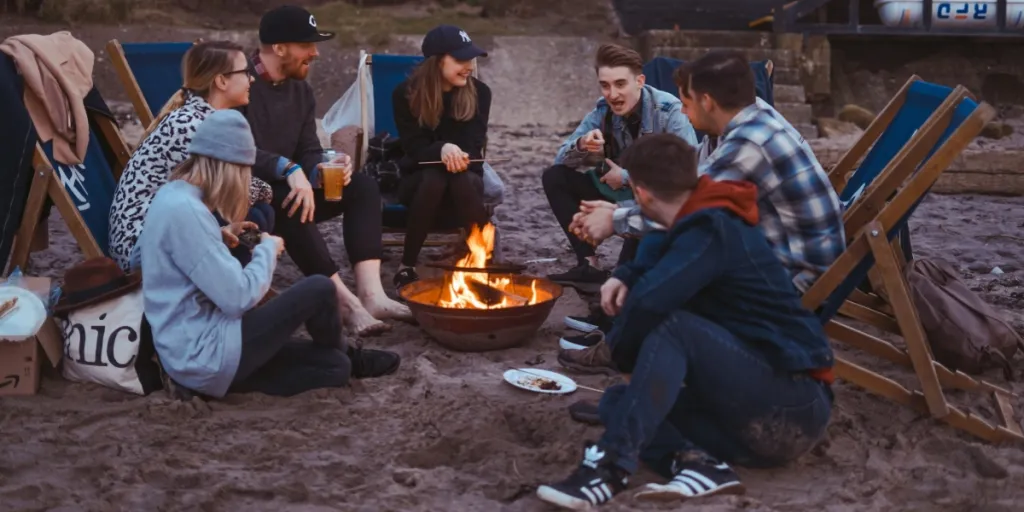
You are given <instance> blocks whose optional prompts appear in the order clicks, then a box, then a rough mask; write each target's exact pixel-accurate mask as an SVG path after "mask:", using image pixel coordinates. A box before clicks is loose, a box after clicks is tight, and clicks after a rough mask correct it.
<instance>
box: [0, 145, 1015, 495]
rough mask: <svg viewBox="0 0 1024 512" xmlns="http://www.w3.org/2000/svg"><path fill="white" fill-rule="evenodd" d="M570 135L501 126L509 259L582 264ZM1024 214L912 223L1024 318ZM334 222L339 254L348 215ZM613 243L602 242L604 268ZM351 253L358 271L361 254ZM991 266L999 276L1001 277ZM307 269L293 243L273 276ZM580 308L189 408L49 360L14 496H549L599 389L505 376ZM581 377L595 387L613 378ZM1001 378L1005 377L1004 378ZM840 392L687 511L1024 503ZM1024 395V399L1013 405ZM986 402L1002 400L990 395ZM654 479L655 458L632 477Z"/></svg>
mask: <svg viewBox="0 0 1024 512" xmlns="http://www.w3.org/2000/svg"><path fill="white" fill-rule="evenodd" d="M560 131H564V130H557V129H552V128H538V127H532V128H531V127H527V128H502V127H497V128H494V129H493V132H492V136H491V137H490V141H491V142H490V151H491V152H492V154H493V155H494V156H495V157H508V158H511V159H512V161H511V162H509V163H507V164H504V165H502V166H501V168H500V169H499V170H500V172H501V173H502V175H503V176H504V178H505V180H506V182H507V184H508V191H507V193H506V202H505V204H504V205H503V206H502V207H501V208H499V209H498V212H497V223H498V226H499V227H500V229H501V230H502V235H503V244H504V247H505V254H504V256H505V258H507V259H511V260H515V261H525V260H529V259H533V258H547V257H550V258H558V261H557V262H556V263H548V264H543V265H531V266H530V269H529V272H530V273H533V274H544V273H547V272H549V271H553V270H560V269H565V268H567V267H569V266H570V265H571V264H572V263H573V261H574V258H573V257H572V256H571V253H570V252H569V249H568V244H567V243H566V241H565V240H564V237H563V236H562V234H561V232H560V231H559V229H558V227H557V225H556V224H555V219H554V217H553V216H552V215H551V213H550V211H549V209H548V208H547V206H546V201H545V199H544V195H543V191H542V190H541V183H540V171H541V169H542V168H543V167H544V166H545V165H546V164H547V162H549V160H550V157H551V155H552V154H553V153H554V151H555V148H556V147H557V144H558V143H559V141H560V139H561V136H562V135H561V134H560V133H559V132H560ZM1019 219H1024V199H1022V198H988V197H980V196H945V197H943V196H935V197H930V198H929V199H928V200H926V201H925V202H924V203H923V204H922V205H921V207H920V209H919V210H918V212H917V214H916V215H915V217H914V219H913V239H914V242H915V244H916V250H917V252H918V254H919V255H922V256H928V257H936V258H942V259H945V260H948V261H950V262H952V263H954V264H955V265H956V266H957V267H958V268H960V269H962V271H963V272H964V273H965V276H966V279H967V280H968V281H969V282H970V284H971V285H972V286H974V287H975V288H977V289H978V290H979V291H980V293H981V294H982V296H983V297H985V298H986V299H987V300H989V301H990V302H992V303H994V304H996V305H997V306H999V307H1000V308H1002V309H1006V310H1012V312H1011V316H1012V318H1013V321H1014V323H1015V325H1017V326H1018V327H1020V326H1024V315H1021V314H1020V313H1019V311H1020V309H1021V302H1022V300H1024V294H1022V292H1024V289H1022V284H1021V278H1022V275H1024V273H1022V271H1024V268H1022V267H1021V261H1022V254H1024V239H1022V238H1017V237H1016V235H1017V233H1019V232H1020V227H1021V221H1020V220H1019ZM322 230H323V232H324V233H325V235H326V237H327V239H328V241H329V244H330V247H331V249H332V251H333V252H334V254H336V255H337V257H338V258H339V259H341V260H344V259H345V257H344V250H343V247H342V243H341V233H340V230H341V223H340V222H330V223H325V224H323V225H322ZM615 249H617V244H608V246H606V247H602V248H601V251H600V252H601V254H602V257H603V262H604V263H605V264H606V265H611V264H612V263H613V261H614V258H613V254H614V253H615ZM434 251H436V250H434ZM398 257H399V252H398V250H397V249H390V250H388V251H387V253H386V256H385V259H386V261H385V263H384V268H385V275H384V279H385V280H386V282H388V283H389V282H390V279H391V275H392V274H393V272H394V271H395V269H396V266H397V264H398ZM80 259H81V256H80V255H79V254H78V252H77V251H76V249H75V248H74V242H73V240H72V239H71V238H70V236H69V235H68V234H67V230H66V229H65V228H64V227H63V225H62V224H61V222H60V219H59V217H58V216H57V215H56V212H55V213H54V217H53V218H52V219H51V247H50V249H48V250H47V251H44V252H40V253H36V254H35V255H34V256H33V258H32V263H31V265H32V266H31V269H30V270H31V271H32V272H33V273H35V274H41V275H48V276H54V277H59V276H60V275H61V274H62V273H63V271H64V270H65V269H66V268H68V267H69V266H70V265H72V264H73V263H74V262H76V261H78V260H80ZM343 267H344V268H345V269H346V272H348V271H349V270H348V268H349V266H348V263H347V261H344V263H343ZM994 267H999V268H1000V269H1001V270H1002V271H1003V272H1005V273H1003V274H1001V275H993V274H991V271H992V269H993V268H994ZM299 277H300V276H299V274H298V272H297V270H296V268H295V266H294V265H293V264H292V263H291V261H290V260H289V259H288V258H287V257H285V258H284V259H283V261H282V263H281V265H280V267H279V270H278V272H277V276H276V279H275V285H276V286H278V287H285V286H287V285H288V284H290V283H292V282H294V281H295V280H296V279H297V278H299ZM347 277H349V278H351V275H347ZM585 311H586V304H585V302H584V301H583V300H582V299H581V298H580V297H579V296H577V295H576V293H575V292H573V291H567V292H566V294H565V295H564V296H563V297H562V298H561V299H560V300H559V301H558V303H557V305H556V307H555V309H554V311H553V312H552V313H551V315H550V317H549V318H548V321H547V322H546V323H545V325H544V326H543V328H542V329H541V330H540V331H539V332H538V333H537V334H536V336H534V337H533V338H532V339H530V340H529V342H528V343H526V344H525V345H524V346H522V347H520V348H516V349H511V350H506V351H501V352H492V353H478V354H467V353H455V352H450V351H448V350H445V349H443V348H441V347H439V346H438V345H437V344H436V343H435V342H433V341H432V340H430V339H428V338H427V337H426V336H425V335H424V334H423V333H422V332H421V331H420V330H419V329H418V328H416V327H414V326H411V325H404V324H396V325H395V329H394V330H393V331H392V332H391V333H390V334H388V335H386V336H384V337H381V338H374V339H367V340H364V342H365V344H366V346H369V347H377V348H387V349H390V350H394V351H396V352H398V353H399V354H401V356H402V357H403V362H402V366H401V369H400V370H399V371H398V372H397V374H395V375H393V376H389V377H386V378H381V379H374V380H365V381H359V382H356V383H355V384H354V385H353V386H352V387H351V388H350V389H332V390H320V391H313V392H309V393H305V394H303V395H299V396H296V397H292V398H287V399H285V398H271V397H266V396H262V395H255V394H250V395H231V396H228V397H227V398H226V399H224V400H220V401H213V402H201V401H195V402H191V403H182V402H175V401H172V400H170V399H169V398H168V397H167V396H166V395H165V394H164V393H163V392H156V393H154V394H152V395H151V396H148V397H137V396H132V395H127V394H123V393H120V392H116V391H112V390H106V389H102V388H100V387H97V386H92V385H83V384H75V383H69V382H65V381H63V380H61V379H60V378H59V377H58V376H56V375H53V374H52V372H51V374H50V375H47V376H46V378H45V380H44V382H43V386H42V389H41V392H40V394H39V395H38V396H34V397H26V398H4V399H0V432H2V441H0V510H2V511H7V510H91V511H108V510H109V511H114V510H162V511H164V510H166V511H171V510H202V511H219V510H224V511H229V510H254V511H258V510H310V511H317V510H343V511H349V510H351V511H388V510H395V511H398V510H401V511H417V510H423V511H427V510H431V511H435V510H459V511H463V510H465V511H473V510H480V511H495V510H508V511H534V510H550V509H549V508H548V507H546V506H545V505H544V504H542V503H541V502H540V501H539V500H537V499H536V498H535V496H534V493H533V490H534V489H535V487H536V486H537V485H539V484H541V483H545V482H549V481H551V480H553V479H559V478H562V477H564V476H566V475H567V474H568V473H569V472H570V471H571V470H572V468H573V467H574V466H575V464H576V463H577V462H578V457H579V454H580V449H581V446H582V443H583V441H584V440H587V439H596V438H597V437H598V436H599V435H600V432H601V431H600V429H599V428H596V427H589V426H585V425H582V424H579V423H575V422H573V421H572V420H571V419H570V418H569V416H568V414H567V412H566V407H567V406H568V405H570V404H571V403H573V402H575V401H577V400H580V399H596V398H597V395H596V393H593V392H590V391H584V390H580V391H577V392H576V393H575V394H573V395H569V396H540V395H536V394H532V393H529V392H526V391H522V390H518V389H515V388H513V387H511V386H509V385H508V384H506V383H504V382H503V381H502V380H501V374H502V372H503V371H504V370H505V369H507V368H509V367H523V366H529V365H533V366H534V367H537V368H546V369H555V370H560V367H559V366H558V364H557V362H556V360H555V356H556V353H557V340H558V337H559V335H560V334H561V333H562V332H563V329H562V326H561V322H562V317H563V316H564V315H566V314H573V313H582V312H585ZM838 350H839V352H840V353H842V354H844V355H846V356H848V357H850V358H851V359H853V360H854V361H855V362H859V363H861V364H866V365H870V366H871V367H872V368H879V369H884V370H886V371H888V372H890V373H892V374H895V375H903V376H904V377H905V376H907V375H908V374H907V373H906V372H905V371H903V370H899V369H894V368H892V367H891V366H890V365H887V364H883V363H880V362H878V361H877V360H874V359H872V358H870V357H867V356H862V355H861V354H858V353H856V352H852V351H850V350H847V349H844V348H841V347H840V348H838ZM1018 362H1019V361H1018ZM1018 373H1019V372H1018ZM570 375H571V374H570ZM575 377H576V378H577V380H578V382H580V383H581V384H584V385H587V386H592V387H602V386H606V385H609V384H612V383H614V382H616V378H612V377H594V376H575ZM738 378H739V377H738ZM989 378H990V379H992V380H993V381H995V382H997V383H1001V382H1002V379H1001V377H1000V376H999V375H998V374H991V375H989ZM1012 386H1013V388H1014V389H1015V390H1017V391H1018V392H1021V391H1024V385H1022V384H1013V385H1012ZM836 394H837V402H836V403H837V407H836V409H835V413H834V416H833V419H832V422H831V426H830V427H829V430H828V436H827V438H826V439H825V440H824V441H823V442H822V443H821V445H820V446H818V447H817V448H816V449H814V450H813V451H812V452H811V453H809V454H808V455H806V456H805V457H803V458H801V459H800V460H798V461H796V462H794V463H793V464H791V465H790V466H789V467H786V468H781V469H776V470H771V471H763V470H757V471H755V470H747V469H742V468H741V469H740V470H739V472H740V475H741V477H742V478H743V479H744V481H745V483H746V485H747V488H748V493H747V495H746V496H743V497H722V498H712V499H707V500H701V501H695V502H693V503H691V504H689V505H687V508H688V509H691V510H701V511H705V510H706V511H726V510H737V509H745V510H757V511H790V510H792V511H798V510H800V511H802V510H827V511H848V510H921V511H924V510H929V511H935V510H949V511H960V510H974V511H982V510H984V511H990V512H995V511H1011V510H1019V508H1020V506H1019V504H1018V505H1014V503H1020V502H1021V500H1024V453H1022V452H1021V451H1020V450H1019V449H1018V448H1017V447H1010V446H1004V447H995V446H991V445H988V444H985V443H982V442H979V441H976V440H975V439H973V438H970V437H967V436H966V435H962V434H959V433H958V432H957V431H954V430H953V429H952V428H950V427H947V426H945V425H944V424H940V423H937V422H935V421H932V420H930V419H928V418H926V417H922V416H919V415H917V414H915V413H913V412H911V411H910V410H908V409H905V408H902V407H898V406H896V405H894V404H891V403H889V402H885V401H883V400H881V399H880V398H877V397H875V396H873V395H869V394H867V393H865V392H863V391H861V390H859V389H857V388H854V387H852V386H850V385H848V384H845V383H839V384H838V385H837V386H836ZM954 395H955V396H956V399H957V401H958V403H965V401H966V399H965V398H962V397H961V396H960V395H957V394H954ZM1022 402H1024V401H1022V400H1020V399H1016V400H1015V401H1014V405H1015V407H1016V408H1017V409H1018V410H1021V409H1024V403H1022ZM968 403H969V402H968ZM973 403H974V404H976V405H977V408H978V409H980V411H981V413H982V414H991V413H992V410H993V408H992V405H991V404H990V402H989V401H988V400H987V398H985V397H982V396H979V397H978V398H977V399H976V400H975V401H974V402H973ZM650 478H652V476H651V475H650V474H648V473H643V474H641V475H639V476H638V477H637V478H635V479H634V480H633V484H634V485H638V484H640V483H643V482H645V481H648V480H649V479H650ZM679 507H680V506H678V505H666V506H660V505H651V504H645V503H642V502H636V501H634V500H633V499H632V498H631V497H630V493H626V494H624V495H623V496H622V497H621V498H618V499H616V500H615V501H614V502H613V503H612V504H611V505H610V506H608V507H606V510H610V511H615V510H619V511H625V510H673V509H675V508H679Z"/></svg>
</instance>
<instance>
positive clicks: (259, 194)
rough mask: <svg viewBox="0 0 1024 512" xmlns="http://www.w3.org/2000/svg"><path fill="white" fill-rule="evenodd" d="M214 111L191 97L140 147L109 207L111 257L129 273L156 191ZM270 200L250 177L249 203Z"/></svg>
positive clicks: (267, 192)
mask: <svg viewBox="0 0 1024 512" xmlns="http://www.w3.org/2000/svg"><path fill="white" fill-rule="evenodd" d="M213 112H214V108H213V107H212V106H210V104H209V103H207V102H206V100H204V99H203V98H201V97H199V96H190V97H189V98H188V99H187V100H186V101H185V104H184V105H182V106H181V107H180V108H178V109H176V110H174V111H173V112H171V113H170V114H168V115H167V117H166V118H164V119H163V120H162V121H160V124H159V125H158V126H157V127H156V129H155V130H153V132H152V133H150V134H149V136H148V137H146V139H145V140H143V141H142V143H141V144H139V147H138V148H137V149H136V150H135V152H134V153H132V157H131V159H130V160H129V161H128V165H126V166H125V168H124V172H123V173H122V174H121V180H120V181H119V182H118V184H117V191H116V192H114V202H113V204H112V205H111V206H110V219H109V225H110V227H109V230H110V231H109V234H110V257H111V258H113V260H114V261H116V262H117V264H118V265H120V266H121V268H123V269H125V270H128V268H129V264H130V261H131V254H132V250H133V249H134V248H135V244H136V242H138V240H139V234H140V233H142V222H143V220H144V219H145V217H146V212H147V211H148V210H149V204H150V202H152V201H153V197H154V196H155V195H156V192H157V190H158V189H159V188H160V186H161V185H163V184H164V183H167V178H168V177H169V176H170V174H171V171H173V170H174V169H175V168H176V167H177V166H178V165H179V164H181V163H182V162H184V161H185V159H186V158H187V157H188V145H189V143H190V142H191V141H192V135H193V134H195V132H196V129H197V128H199V125H200V124H201V123H202V122H203V120H205V119H206V116H208V115H210V114H212V113H213ZM272 197H273V192H272V191H271V188H270V185H268V184H267V183H266V182H265V181H262V180H260V179H259V178H256V177H253V178H252V182H251V184H250V187H249V203H250V205H252V204H254V203H256V202H265V203H269V202H270V200H271V198H272Z"/></svg>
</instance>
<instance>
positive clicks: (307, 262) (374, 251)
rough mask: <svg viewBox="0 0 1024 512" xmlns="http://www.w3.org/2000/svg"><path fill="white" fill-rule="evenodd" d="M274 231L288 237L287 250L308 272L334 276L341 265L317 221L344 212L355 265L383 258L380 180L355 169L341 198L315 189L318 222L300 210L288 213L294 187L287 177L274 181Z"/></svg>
mask: <svg viewBox="0 0 1024 512" xmlns="http://www.w3.org/2000/svg"><path fill="white" fill-rule="evenodd" d="M271 187H272V188H273V189H274V199H273V202H272V203H271V204H272V205H273V206H274V217H275V218H274V234H276V235H277V236H280V237H281V238H282V239H284V246H285V250H287V251H288V256H291V258H292V261H294V262H295V265H296V266H298V267H299V270H301V271H302V273H303V274H304V275H307V276H312V275H322V276H328V277H330V276H332V275H334V274H336V273H337V272H338V265H337V264H336V263H335V262H334V259H333V258H331V254H330V252H329V251H328V250H327V243H326V242H324V237H323V235H321V234H320V229H319V228H318V227H317V224H318V223H320V222H323V221H326V220H330V219H333V218H335V217H337V216H339V215H344V218H343V219H342V226H343V228H344V241H345V251H346V252H348V259H349V261H351V262H352V264H353V265H355V264H356V263H359V262H360V261H366V260H379V259H380V256H381V252H382V250H383V249H382V244H381V239H380V236H381V202H380V189H379V188H378V187H377V182H376V181H375V180H374V179H373V178H372V177H370V176H369V175H367V174H364V173H359V172H356V173H353V174H352V181H351V182H350V183H349V184H348V186H346V187H345V191H344V195H343V196H342V197H343V199H342V200H341V201H338V202H331V201H325V200H324V191H323V190H322V189H314V190H313V197H314V200H315V201H316V211H315V212H314V222H307V223H302V222H300V218H301V215H300V212H298V211H297V212H295V215H294V216H292V217H289V216H288V210H287V209H285V208H282V207H281V204H282V203H283V202H284V200H285V198H286V197H288V194H289V193H290V192H291V188H289V187H288V184H287V183H286V182H284V181H279V182H276V183H273V184H272V185H271Z"/></svg>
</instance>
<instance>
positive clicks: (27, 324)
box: [0, 286, 46, 341]
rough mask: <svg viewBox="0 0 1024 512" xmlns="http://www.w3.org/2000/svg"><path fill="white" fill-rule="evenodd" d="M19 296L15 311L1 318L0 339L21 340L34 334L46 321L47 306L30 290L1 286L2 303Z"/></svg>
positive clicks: (0, 299) (0, 301) (0, 296)
mask: <svg viewBox="0 0 1024 512" xmlns="http://www.w3.org/2000/svg"><path fill="white" fill-rule="evenodd" d="M15 297H17V298H18V305H17V306H15V307H14V311H11V312H10V313H7V314H6V315H4V317H3V318H0V340H8V341H21V340H24V339H26V338H28V337H29V336H34V335H35V334H36V332H38V331H39V328H40V327H42V326H43V322H44V321H46V306H44V305H43V301H42V300H40V299H39V297H38V296H37V295H36V294H35V293H32V292H31V291H29V290H26V289H24V288H19V287H17V286H0V304H2V303H4V302H6V301H8V300H11V299H13V298H15Z"/></svg>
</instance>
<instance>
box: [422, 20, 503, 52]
mask: <svg viewBox="0 0 1024 512" xmlns="http://www.w3.org/2000/svg"><path fill="white" fill-rule="evenodd" d="M421 49H422V50H423V56H424V57H433V56H435V55H451V56H452V58H454V59H455V60H473V59H475V58H477V57H486V56H487V52H485V51H483V50H481V49H480V48H479V47H478V46H477V45H475V44H473V40H472V39H470V37H469V34H467V33H466V31H465V30H462V29H461V28H459V27H455V26H452V25H439V26H437V27H434V28H433V29H432V30H431V31H430V32H427V35H426V36H425V37H424V38H423V45H422V46H421Z"/></svg>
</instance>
